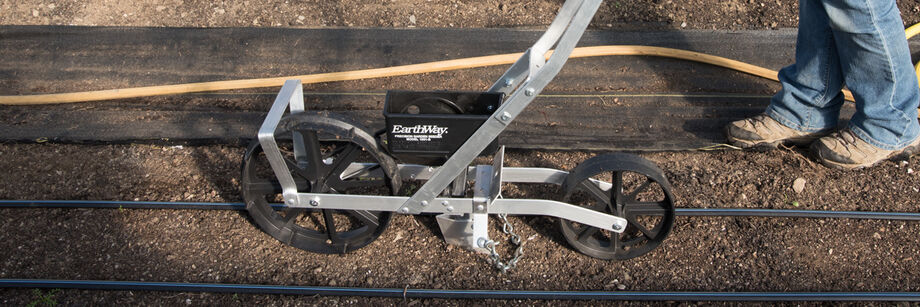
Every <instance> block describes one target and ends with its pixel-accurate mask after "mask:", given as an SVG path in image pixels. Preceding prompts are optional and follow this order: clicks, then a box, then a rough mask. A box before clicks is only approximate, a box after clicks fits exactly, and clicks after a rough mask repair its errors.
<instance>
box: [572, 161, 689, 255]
mask: <svg viewBox="0 0 920 307" xmlns="http://www.w3.org/2000/svg"><path fill="white" fill-rule="evenodd" d="M602 182H609V184H606V183H602ZM562 188H563V191H565V198H564V201H565V202H567V203H570V204H574V205H578V206H582V207H585V208H589V209H591V210H595V211H601V212H606V213H610V214H613V215H616V216H620V217H623V218H625V219H626V220H627V221H628V222H629V224H628V226H627V227H626V229H625V230H624V231H623V232H622V233H619V234H618V233H616V232H611V231H607V230H602V229H600V228H596V227H591V226H587V225H583V224H580V223H576V222H572V221H568V220H562V219H560V220H559V224H560V228H561V230H562V234H563V236H564V237H565V239H566V241H568V242H569V244H571V245H572V247H574V248H575V249H576V250H578V251H580V252H582V253H584V254H586V255H589V256H591V257H595V258H600V259H616V260H626V259H630V258H634V257H638V256H641V255H644V254H646V253H648V252H650V251H651V250H652V249H654V248H655V247H658V245H660V244H661V242H662V241H664V239H665V237H667V236H668V233H670V231H671V227H672V226H673V225H674V196H673V195H672V194H671V185H670V183H668V180H667V178H666V177H665V176H664V172H662V171H661V169H659V168H658V167H657V166H655V164H654V163H652V162H650V161H648V160H645V159H643V158H641V157H639V156H635V155H630V154H607V155H601V156H597V157H593V158H591V159H588V160H587V161H585V162H584V163H582V164H579V165H578V166H577V167H575V169H574V170H572V172H571V173H570V174H569V175H568V176H567V177H566V180H565V182H564V183H563V186H562Z"/></svg>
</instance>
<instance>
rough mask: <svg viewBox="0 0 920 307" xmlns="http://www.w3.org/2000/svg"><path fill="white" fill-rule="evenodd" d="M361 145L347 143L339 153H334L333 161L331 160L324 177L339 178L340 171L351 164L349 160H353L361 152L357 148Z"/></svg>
mask: <svg viewBox="0 0 920 307" xmlns="http://www.w3.org/2000/svg"><path fill="white" fill-rule="evenodd" d="M360 148H361V147H360V146H358V145H357V144H355V143H348V145H345V147H344V148H343V149H342V150H341V151H340V154H338V155H334V156H333V157H334V159H335V160H334V161H332V166H331V167H330V169H329V172H328V173H326V176H325V177H326V178H341V176H342V172H343V171H345V168H347V167H348V166H350V165H351V162H354V161H355V159H357V158H358V154H359V153H361V150H359V149H360Z"/></svg>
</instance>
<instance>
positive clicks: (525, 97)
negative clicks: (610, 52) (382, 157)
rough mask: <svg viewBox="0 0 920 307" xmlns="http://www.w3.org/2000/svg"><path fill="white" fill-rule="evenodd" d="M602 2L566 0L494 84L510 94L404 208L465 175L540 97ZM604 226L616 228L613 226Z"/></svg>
mask: <svg viewBox="0 0 920 307" xmlns="http://www.w3.org/2000/svg"><path fill="white" fill-rule="evenodd" d="M600 4H601V0H569V1H566V2H565V4H563V6H562V8H561V9H560V10H559V14H558V15H557V16H556V19H555V20H554V21H553V23H552V24H551V25H550V27H549V29H547V31H546V33H544V34H543V36H542V37H540V39H539V40H538V41H537V42H536V43H535V44H534V45H533V46H532V47H530V48H529V49H527V51H526V52H524V55H523V56H521V58H520V59H518V61H517V62H516V63H514V65H512V66H511V68H509V69H508V71H506V72H505V74H504V75H502V77H501V78H499V80H498V81H496V82H495V84H494V85H492V88H491V89H495V90H499V91H502V92H505V93H506V94H508V95H507V96H508V97H509V98H508V99H507V100H506V101H505V103H503V104H502V105H501V106H500V107H499V108H498V109H497V110H496V111H495V113H494V115H493V116H492V117H490V118H489V119H488V120H486V122H485V123H483V124H482V126H481V127H479V129H478V130H476V132H475V133H474V134H473V135H472V136H471V137H470V138H469V139H468V140H467V141H466V142H465V143H463V146H461V147H460V148H459V149H458V150H457V151H456V152H455V153H454V154H453V155H452V156H451V157H450V158H449V159H448V160H447V162H445V163H444V165H443V166H442V167H440V168H439V169H438V171H437V172H435V173H434V175H433V176H432V177H431V179H429V180H428V182H426V183H425V184H424V185H422V187H421V188H420V189H419V190H418V192H416V193H415V194H414V195H412V197H411V198H409V200H407V201H406V202H405V203H404V204H403V206H402V207H400V209H399V212H401V213H410V214H418V213H421V212H423V211H424V210H425V205H424V203H431V202H432V201H433V200H434V198H435V197H437V196H438V194H440V193H441V191H444V189H445V188H447V186H448V185H449V184H450V183H451V182H452V181H453V180H454V178H456V177H457V176H458V175H460V173H461V172H463V171H464V170H465V169H466V167H467V166H468V165H470V163H471V162H473V159H475V158H476V156H478V155H479V153H480V152H482V150H483V149H485V147H486V146H488V144H489V143H490V142H492V140H494V139H495V138H496V137H498V135H499V134H500V133H501V132H502V131H503V130H505V127H507V126H508V124H510V123H511V121H513V120H514V119H515V118H516V117H517V116H518V114H520V113H521V111H523V110H524V108H526V107H527V105H529V104H530V102H532V101H533V100H534V98H536V96H537V94H539V93H540V92H541V91H542V90H543V88H544V87H546V85H547V84H549V82H550V81H552V80H553V78H554V77H555V76H556V74H558V73H559V71H560V70H561V69H562V66H563V65H564V64H565V62H566V61H567V60H568V58H569V55H570V54H571V53H572V50H573V49H575V45H576V44H577V43H578V41H579V40H580V39H581V36H582V34H584V32H585V29H586V28H587V27H588V23H590V22H591V19H592V18H593V17H594V13H595V12H596V11H597V8H598V7H599V6H600ZM553 45H555V46H556V49H555V51H554V52H553V54H552V56H550V58H549V60H548V61H545V62H544V56H545V54H546V52H548V51H549V48H551V47H552V46H553ZM525 77H526V78H525ZM602 228H605V229H609V230H613V229H612V228H611V227H602Z"/></svg>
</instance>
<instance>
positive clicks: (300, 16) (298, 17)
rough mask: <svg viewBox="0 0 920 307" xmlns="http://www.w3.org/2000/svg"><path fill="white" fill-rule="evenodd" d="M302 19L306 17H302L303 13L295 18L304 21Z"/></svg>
mask: <svg viewBox="0 0 920 307" xmlns="http://www.w3.org/2000/svg"><path fill="white" fill-rule="evenodd" d="M304 19H307V17H304V16H303V15H299V16H297V20H300V21H304Z"/></svg>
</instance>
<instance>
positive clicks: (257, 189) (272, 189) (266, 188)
mask: <svg viewBox="0 0 920 307" xmlns="http://www.w3.org/2000/svg"><path fill="white" fill-rule="evenodd" d="M244 189H246V190H248V191H250V192H253V193H255V194H257V195H268V194H277V193H281V192H282V190H281V183H279V182H278V181H277V180H267V179H261V178H259V179H255V180H254V181H252V182H248V183H247V184H246V186H245V187H244Z"/></svg>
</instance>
